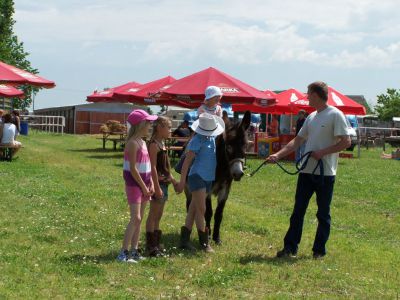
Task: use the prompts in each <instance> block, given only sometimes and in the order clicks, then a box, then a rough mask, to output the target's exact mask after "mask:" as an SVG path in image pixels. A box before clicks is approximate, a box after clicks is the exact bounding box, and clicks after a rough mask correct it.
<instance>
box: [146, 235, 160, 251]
mask: <svg viewBox="0 0 400 300" xmlns="http://www.w3.org/2000/svg"><path fill="white" fill-rule="evenodd" d="M155 236H156V235H155V233H154V232H146V252H147V254H148V256H150V257H159V256H161V253H160V250H158V248H157V245H156V243H155V241H156V238H155Z"/></svg>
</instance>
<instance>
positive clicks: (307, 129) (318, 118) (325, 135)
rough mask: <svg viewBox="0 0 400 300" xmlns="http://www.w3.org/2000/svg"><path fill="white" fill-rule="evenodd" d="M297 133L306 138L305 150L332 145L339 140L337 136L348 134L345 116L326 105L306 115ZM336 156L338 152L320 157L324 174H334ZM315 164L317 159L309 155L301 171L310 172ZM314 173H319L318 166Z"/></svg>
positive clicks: (314, 149) (336, 162)
mask: <svg viewBox="0 0 400 300" xmlns="http://www.w3.org/2000/svg"><path fill="white" fill-rule="evenodd" d="M298 135H299V136H300V137H302V138H304V139H306V140H307V142H306V147H305V152H309V151H317V150H321V149H324V148H327V147H330V146H333V145H335V144H336V143H337V142H338V141H339V136H345V135H349V133H348V129H347V123H346V117H345V116H344V114H343V113H342V112H341V111H340V110H338V109H337V108H336V107H333V106H328V107H327V108H325V109H324V110H323V111H321V112H319V113H318V112H316V111H314V112H313V113H311V114H310V115H309V116H308V117H307V119H306V120H305V122H304V125H303V127H302V128H301V129H300V131H299V134H298ZM338 157H339V154H338V153H332V154H328V155H325V156H324V157H322V161H323V164H324V175H325V176H334V175H336V169H337V164H338ZM316 164H317V161H316V160H315V159H314V158H312V157H310V159H309V160H308V164H307V167H306V168H305V169H304V170H303V171H302V173H308V174H311V173H312V172H313V170H314V168H315V166H316ZM315 174H319V168H317V170H316V171H315Z"/></svg>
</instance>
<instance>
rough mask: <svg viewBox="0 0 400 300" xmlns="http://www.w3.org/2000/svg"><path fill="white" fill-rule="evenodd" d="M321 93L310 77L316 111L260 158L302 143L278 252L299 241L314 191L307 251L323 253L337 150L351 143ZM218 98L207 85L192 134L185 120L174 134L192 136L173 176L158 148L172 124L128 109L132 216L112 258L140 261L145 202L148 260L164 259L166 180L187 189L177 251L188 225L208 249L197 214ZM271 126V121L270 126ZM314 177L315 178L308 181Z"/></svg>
mask: <svg viewBox="0 0 400 300" xmlns="http://www.w3.org/2000/svg"><path fill="white" fill-rule="evenodd" d="M327 95H328V90H327V85H326V84H325V83H323V82H315V83H312V84H310V85H309V86H308V98H309V101H310V105H311V106H313V107H314V108H316V111H315V112H313V113H312V114H310V115H309V116H308V117H307V118H305V115H300V116H299V121H298V122H297V129H298V130H296V137H295V138H294V139H293V140H292V141H291V142H289V143H288V144H287V145H286V146H285V147H284V148H282V149H281V150H280V151H279V152H277V153H276V154H272V155H270V156H269V157H267V158H266V161H267V162H269V163H275V162H277V161H278V160H280V159H281V158H283V157H285V156H287V155H288V154H290V153H291V152H293V151H296V150H298V149H299V148H300V147H301V146H302V145H304V146H303V147H304V150H302V151H305V152H310V153H311V154H310V158H309V159H308V162H307V165H306V166H305V168H304V170H302V171H301V173H300V174H299V177H298V183H297V189H296V195H295V205H294V209H293V213H292V216H291V218H290V226H289V229H288V232H287V234H286V236H285V238H284V247H283V249H282V250H281V251H279V252H278V253H277V257H286V256H294V255H296V253H297V251H298V245H299V243H300V240H301V235H302V227H303V220H304V215H305V212H306V209H307V206H308V203H309V200H310V198H311V196H312V195H313V194H314V193H316V195H317V205H318V211H317V218H318V228H317V234H316V237H315V242H314V246H313V249H312V251H313V253H314V257H315V258H320V257H323V256H324V255H325V254H326V243H327V241H328V238H329V233H330V223H331V216H330V204H331V201H332V196H333V187H334V183H335V176H336V169H337V160H338V152H339V151H341V150H342V149H345V148H347V147H348V144H349V142H350V139H349V136H348V132H347V125H346V121H345V117H344V115H343V113H341V112H340V111H339V110H338V109H336V108H334V107H331V106H328V105H327ZM221 97H222V92H221V90H220V89H219V88H218V87H215V86H211V87H208V88H207V89H206V91H205V100H204V103H203V104H202V105H201V106H200V108H199V110H198V112H199V118H198V120H196V121H195V122H194V123H193V124H192V126H191V130H193V134H191V133H190V129H189V128H190V127H189V124H188V123H186V122H184V123H183V124H182V125H181V126H180V128H178V129H177V130H176V131H175V134H177V135H185V136H187V135H191V139H190V141H189V143H188V144H187V146H186V151H185V155H184V159H183V164H182V168H181V170H180V174H181V175H180V179H179V180H178V179H175V178H174V177H173V175H172V172H171V166H170V163H169V158H168V155H167V150H166V147H165V140H166V139H167V138H169V136H170V131H171V121H170V120H169V119H168V118H165V117H161V116H153V115H149V114H148V113H147V112H145V111H143V110H135V111H133V112H132V113H131V114H130V115H129V117H128V122H129V124H130V125H131V126H130V129H129V132H128V138H127V143H126V148H125V152H124V164H123V165H124V167H123V177H124V180H125V191H126V197H127V202H128V204H129V207H130V216H131V217H130V221H129V223H128V224H127V227H126V229H125V234H124V239H123V243H122V247H121V251H120V253H119V255H118V257H117V259H118V260H119V261H123V262H138V261H140V260H142V259H144V258H143V256H142V254H141V253H140V252H139V250H138V244H139V236H140V224H141V221H142V219H143V217H144V215H143V214H144V208H145V206H146V204H147V202H149V201H150V211H149V214H148V217H147V220H146V253H147V255H149V256H151V257H158V256H163V254H164V252H163V249H162V246H161V245H162V244H161V238H162V230H161V229H160V220H161V218H162V215H163V211H164V206H165V204H166V202H167V200H168V194H169V193H168V188H169V186H170V185H171V184H172V186H173V188H174V190H175V192H177V193H181V192H183V190H184V189H185V187H187V188H188V190H189V192H190V193H191V202H190V205H189V207H188V210H187V214H186V218H185V221H184V225H183V226H182V227H181V232H180V245H179V246H180V248H182V249H187V250H194V249H196V248H195V247H194V246H193V245H192V244H191V241H190V236H191V233H192V228H193V225H194V224H195V225H196V229H197V232H198V237H199V244H200V248H201V249H202V250H203V251H205V252H207V253H211V252H214V250H213V249H212V247H211V245H210V243H209V232H208V228H206V226H205V220H204V213H205V209H206V196H207V193H209V192H210V190H211V187H212V184H213V181H214V180H215V169H216V166H217V161H216V146H215V138H216V137H217V136H218V135H220V134H223V133H224V130H225V126H226V124H227V122H229V119H228V120H226V118H225V119H224V118H223V117H224V116H223V111H222V109H221V106H220V105H219V101H220V99H221ZM302 114H303V113H302ZM225 117H226V116H225ZM276 121H277V119H276ZM273 122H274V120H273ZM151 127H152V128H153V131H152V135H151V137H150V139H149V142H148V143H146V142H145V139H147V137H148V134H149V130H150V128H151ZM277 127H278V126H276V124H275V127H274V128H275V130H276V128H277ZM319 161H320V162H322V164H323V168H322V169H321V170H324V171H321V170H317V171H316V166H317V164H318V162H319ZM316 176H319V177H320V178H322V180H315V177H316Z"/></svg>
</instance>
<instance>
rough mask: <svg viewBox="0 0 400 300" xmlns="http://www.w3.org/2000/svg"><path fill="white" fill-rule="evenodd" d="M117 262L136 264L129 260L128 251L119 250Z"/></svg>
mask: <svg viewBox="0 0 400 300" xmlns="http://www.w3.org/2000/svg"><path fill="white" fill-rule="evenodd" d="M117 260H118V261H120V262H128V263H137V261H136V260H134V259H132V258H129V251H128V250H121V252H120V253H119V254H118V256H117Z"/></svg>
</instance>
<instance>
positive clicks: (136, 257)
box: [131, 249, 146, 262]
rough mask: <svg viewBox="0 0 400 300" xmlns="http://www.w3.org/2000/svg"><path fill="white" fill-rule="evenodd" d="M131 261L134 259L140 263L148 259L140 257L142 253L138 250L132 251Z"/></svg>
mask: <svg viewBox="0 0 400 300" xmlns="http://www.w3.org/2000/svg"><path fill="white" fill-rule="evenodd" d="M131 259H133V260H134V261H135V262H139V261H141V260H145V259H146V258H144V257H143V256H142V255H140V253H139V251H138V250H137V249H132V251H131Z"/></svg>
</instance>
